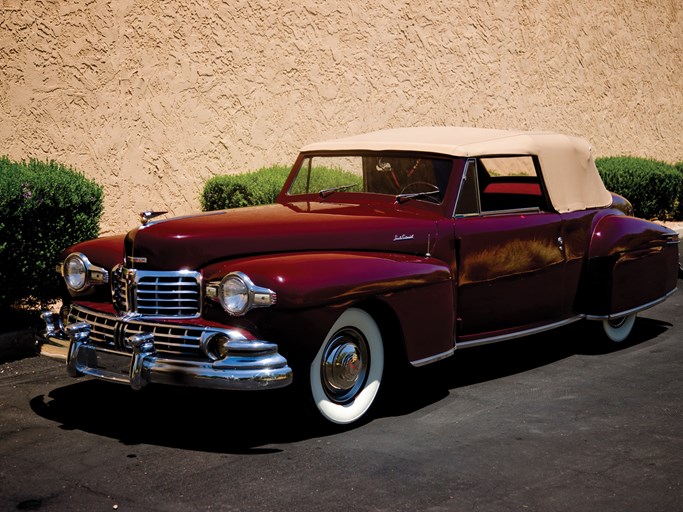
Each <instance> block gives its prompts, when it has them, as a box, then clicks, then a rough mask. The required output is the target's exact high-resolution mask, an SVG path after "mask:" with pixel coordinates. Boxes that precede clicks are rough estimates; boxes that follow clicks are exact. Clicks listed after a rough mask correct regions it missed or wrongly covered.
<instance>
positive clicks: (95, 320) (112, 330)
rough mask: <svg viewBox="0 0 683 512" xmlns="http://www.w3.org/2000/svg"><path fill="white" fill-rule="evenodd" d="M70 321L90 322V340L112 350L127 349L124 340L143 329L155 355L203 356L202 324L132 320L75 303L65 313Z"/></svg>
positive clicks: (204, 329) (203, 329)
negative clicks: (189, 324) (87, 308)
mask: <svg viewBox="0 0 683 512" xmlns="http://www.w3.org/2000/svg"><path fill="white" fill-rule="evenodd" d="M73 322H87V323H88V324H90V340H91V341H92V342H93V343H95V344H98V345H104V346H108V347H110V348H112V349H116V350H120V351H124V352H131V349H130V347H129V346H128V345H127V343H126V339H127V338H128V337H129V336H134V335H136V334H141V333H143V332H145V333H152V334H154V349H155V350H156V351H157V352H158V353H159V354H163V355H164V356H171V357H173V356H181V357H184V358H185V357H192V358H202V359H204V358H206V356H204V354H203V352H202V350H201V348H200V342H201V338H202V335H203V334H204V333H205V332H206V331H207V329H206V328H204V327H200V326H198V327H195V326H188V325H175V324H155V323H152V322H146V321H141V320H134V319H133V320H124V319H122V318H118V317H115V316H113V315H107V314H105V313H100V312H95V311H92V310H86V309H84V308H81V307H79V306H75V305H74V306H72V307H71V311H70V312H69V323H73Z"/></svg>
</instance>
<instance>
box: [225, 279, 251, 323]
mask: <svg viewBox="0 0 683 512" xmlns="http://www.w3.org/2000/svg"><path fill="white" fill-rule="evenodd" d="M219 294H220V299H221V304H222V305H223V308H225V310H226V311H227V312H228V313H230V314H231V315H238V316H239V315H243V314H244V313H246V312H247V311H248V310H249V306H250V304H249V286H248V285H247V283H245V282H244V280H243V279H242V278H241V277H240V276H238V275H235V274H228V275H227V276H225V278H223V280H222V281H221V284H220V289H219Z"/></svg>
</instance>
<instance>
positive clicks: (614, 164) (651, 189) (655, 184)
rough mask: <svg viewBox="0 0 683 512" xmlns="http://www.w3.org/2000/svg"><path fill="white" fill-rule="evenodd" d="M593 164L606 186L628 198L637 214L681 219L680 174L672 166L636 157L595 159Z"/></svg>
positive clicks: (656, 217)
mask: <svg viewBox="0 0 683 512" xmlns="http://www.w3.org/2000/svg"><path fill="white" fill-rule="evenodd" d="M595 165H596V166H597V168H598V171H599V172H600V176H602V180H603V182H604V183H605V186H606V187H607V189H608V190H610V191H612V192H616V193H617V194H620V195H622V196H624V197H625V198H626V199H628V200H629V201H630V202H631V204H633V209H634V211H635V215H636V216H637V217H642V218H645V219H660V220H671V219H675V218H680V214H681V211H680V210H681V209H680V202H681V194H682V193H683V175H682V174H681V172H680V171H678V170H677V169H676V167H675V166H673V165H669V164H667V163H665V162H660V161H657V160H650V159H647V158H637V157H607V158H596V159H595Z"/></svg>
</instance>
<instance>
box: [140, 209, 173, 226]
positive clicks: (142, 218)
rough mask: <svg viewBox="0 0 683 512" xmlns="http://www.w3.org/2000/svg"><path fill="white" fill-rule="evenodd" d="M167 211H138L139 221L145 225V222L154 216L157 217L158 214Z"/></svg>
mask: <svg viewBox="0 0 683 512" xmlns="http://www.w3.org/2000/svg"><path fill="white" fill-rule="evenodd" d="M166 213H168V212H153V211H150V210H148V211H146V212H140V222H142V225H143V226H146V225H147V223H148V222H149V221H150V220H152V219H153V218H154V217H158V216H159V215H164V214H166Z"/></svg>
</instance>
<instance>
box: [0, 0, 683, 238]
mask: <svg viewBox="0 0 683 512" xmlns="http://www.w3.org/2000/svg"><path fill="white" fill-rule="evenodd" d="M427 124H436V125H446V124H453V125H469V126H480V127H494V128H524V129H548V130H553V131H560V132H565V133H569V134H573V135H578V136H581V137H584V138H587V139H589V140H590V141H591V142H592V143H593V146H594V148H595V152H596V154H598V155H613V154H633V155H640V156H648V157H655V158H659V159H663V160H668V161H678V160H683V129H682V126H683V4H682V3H681V1H680V0H611V1H610V2H596V1H595V0H501V1H494V0H476V1H474V0H470V1H460V2H442V1H419V0H417V1H416V0H413V1H403V0H385V1H383V2H367V1H366V0H362V1H351V2H341V1H340V2H335V1H329V2H320V1H319V0H293V1H284V0H275V1H265V0H248V1H247V0H242V1H240V0H230V1H226V2H222V3H221V2H218V1H208V0H207V1H204V2H202V1H198V0H185V1H182V2H173V1H167V2H152V1H142V0H141V1H133V0H118V1H114V0H112V1H105V0H94V1H85V0H74V1H64V0H59V1H55V0H53V1H49V0H44V1H41V0H0V154H7V155H9V156H10V157H11V158H13V159H22V158H27V157H30V156H33V157H37V158H52V159H56V160H59V161H61V162H64V163H66V164H70V165H72V166H75V167H76V168H78V169H80V170H82V171H83V172H84V173H85V174H86V175H87V176H89V177H91V178H94V179H95V180H96V181H98V182H99V183H101V184H103V185H104V186H105V193H106V200H105V215H104V218H103V226H102V227H103V233H111V232H115V231H120V230H124V229H126V228H128V227H131V226H133V225H135V224H136V223H137V212H138V211H141V210H143V209H149V208H153V209H167V210H170V211H171V212H172V213H174V214H185V213H188V212H190V211H194V210H197V209H198V208H199V202H198V197H199V193H200V190H201V188H202V184H203V182H204V180H205V179H206V178H208V177H210V176H212V175H215V174H219V173H233V172H239V171H245V170H252V169H256V168H258V167H261V166H264V165H269V164H273V163H290V162H291V161H293V159H294V157H295V156H296V153H297V150H298V148H299V147H301V146H302V145H304V144H306V143H309V142H313V141H315V140H319V139H321V138H329V137H336V136H340V135H345V134H351V133H358V132H361V131H367V130H374V129H380V128H386V127H396V126H409V125H427Z"/></svg>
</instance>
